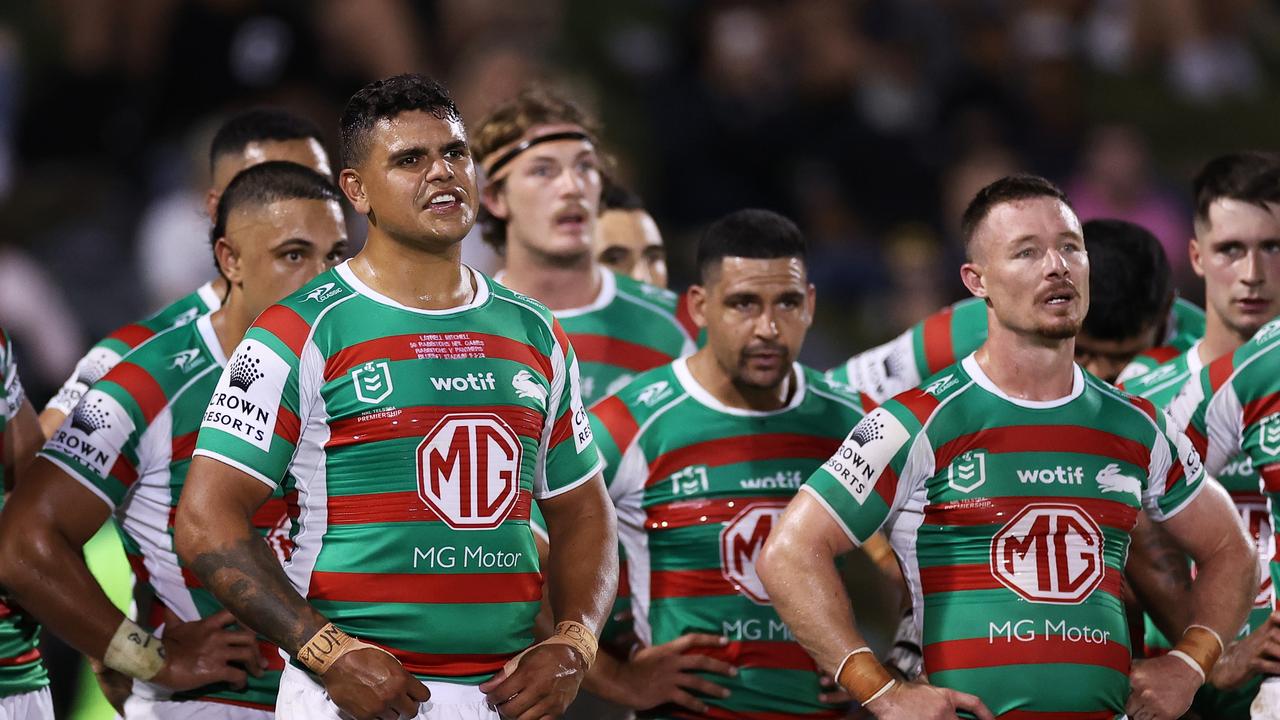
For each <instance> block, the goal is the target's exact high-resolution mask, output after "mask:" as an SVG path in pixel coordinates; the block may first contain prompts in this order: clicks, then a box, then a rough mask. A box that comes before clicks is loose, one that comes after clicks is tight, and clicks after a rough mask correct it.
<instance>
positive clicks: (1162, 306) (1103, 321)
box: [1081, 220, 1173, 341]
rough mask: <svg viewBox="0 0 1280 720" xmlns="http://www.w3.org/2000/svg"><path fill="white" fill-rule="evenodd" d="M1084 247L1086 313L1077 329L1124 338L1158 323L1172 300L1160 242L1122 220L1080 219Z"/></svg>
mask: <svg viewBox="0 0 1280 720" xmlns="http://www.w3.org/2000/svg"><path fill="white" fill-rule="evenodd" d="M1084 245H1085V249H1086V250H1088V252H1089V312H1088V314H1087V315H1085V318H1084V324H1083V325H1082V326H1081V330H1082V331H1083V332H1084V333H1086V334H1087V335H1089V336H1090V337H1093V338H1096V339H1098V340H1117V341H1120V340H1128V339H1130V338H1132V337H1134V336H1136V335H1138V334H1140V333H1142V332H1143V331H1145V330H1147V329H1148V328H1150V327H1152V326H1158V325H1159V324H1161V323H1162V322H1163V321H1164V320H1165V317H1166V316H1167V314H1168V312H1169V304H1170V303H1171V302H1173V278H1172V273H1171V272H1170V270H1169V260H1168V258H1167V257H1166V256H1165V253H1164V248H1163V247H1162V246H1161V245H1160V241H1159V240H1158V239H1156V236H1155V235H1152V234H1151V232H1150V231H1148V230H1147V229H1146V228H1144V227H1142V226H1141V225H1135V224H1133V223H1131V222H1125V221H1124V220H1090V221H1089V222H1087V223H1085V224H1084Z"/></svg>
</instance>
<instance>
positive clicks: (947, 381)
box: [924, 374, 960, 397]
mask: <svg viewBox="0 0 1280 720" xmlns="http://www.w3.org/2000/svg"><path fill="white" fill-rule="evenodd" d="M958 382H960V381H959V380H956V376H955V375H952V374H947V375H943V376H942V377H940V378H938V379H937V380H934V381H933V382H931V383H929V384H928V385H927V386H925V388H924V391H925V392H927V393H929V394H930V395H933V396H934V397H937V396H938V395H940V394H942V393H943V392H945V391H946V390H949V389H950V388H951V387H952V386H953V385H955V384H956V383H958Z"/></svg>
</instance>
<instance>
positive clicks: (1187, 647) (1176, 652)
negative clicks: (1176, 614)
mask: <svg viewBox="0 0 1280 720" xmlns="http://www.w3.org/2000/svg"><path fill="white" fill-rule="evenodd" d="M1222 651H1223V645H1222V637H1221V636H1219V635H1218V633H1216V632H1214V630H1213V628H1209V627H1205V626H1204V625H1191V626H1189V627H1188V628H1187V631H1186V632H1184V633H1182V639H1181V640H1179V641H1178V644H1177V645H1175V646H1174V647H1173V650H1171V651H1170V652H1169V654H1170V655H1173V656H1174V657H1176V658H1178V659H1179V660H1182V661H1183V662H1185V663H1187V664H1188V665H1190V666H1191V667H1192V668H1194V669H1196V670H1199V671H1200V675H1201V677H1208V676H1209V673H1211V672H1213V666H1214V664H1215V663H1217V662H1218V658H1219V657H1221V656H1222Z"/></svg>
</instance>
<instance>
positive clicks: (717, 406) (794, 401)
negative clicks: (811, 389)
mask: <svg viewBox="0 0 1280 720" xmlns="http://www.w3.org/2000/svg"><path fill="white" fill-rule="evenodd" d="M671 369H672V370H674V371H675V374H676V380H678V381H679V382H680V385H681V387H683V388H684V390H685V392H686V393H688V394H689V396H690V397H692V398H693V399H694V400H697V401H698V402H699V403H701V404H702V405H705V406H707V407H708V408H710V409H712V410H715V411H716V412H718V413H724V414H725V415H733V416H735V417H771V416H774V415H781V414H782V413H785V412H787V411H789V410H794V409H796V408H798V407H800V405H801V403H803V402H804V398H805V394H806V392H807V390H808V383H807V382H805V377H804V372H803V371H802V370H801V369H800V366H799V365H796V364H795V363H792V365H791V381H792V382H793V383H795V392H793V393H792V394H791V401H790V402H788V403H787V404H786V405H785V406H783V407H780V408H778V409H777V410H748V409H747V408H735V407H729V406H728V405H725V404H724V403H722V402H720V401H719V400H717V399H716V397H715V396H714V395H712V394H711V393H710V392H707V389H706V388H704V387H702V384H701V383H699V382H698V381H697V380H696V379H695V378H694V377H693V373H692V372H690V370H689V358H687V357H682V358H678V359H677V360H676V361H675V362H673V363H671Z"/></svg>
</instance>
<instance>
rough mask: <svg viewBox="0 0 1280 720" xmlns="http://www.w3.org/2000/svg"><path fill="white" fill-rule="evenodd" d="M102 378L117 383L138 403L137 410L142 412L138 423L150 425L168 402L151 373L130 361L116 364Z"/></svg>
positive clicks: (162, 389)
mask: <svg viewBox="0 0 1280 720" xmlns="http://www.w3.org/2000/svg"><path fill="white" fill-rule="evenodd" d="M102 380H103V381H104V382H113V383H115V384H116V385H119V386H120V387H121V388H123V389H124V391H125V392H127V393H128V394H129V396H130V397H132V398H133V401H134V402H136V403H137V404H138V410H140V411H141V412H142V422H141V423H139V425H150V424H151V421H152V420H154V419H155V417H156V415H159V414H160V411H161V410H163V409H164V406H165V405H167V404H169V398H168V397H167V396H166V395H165V392H164V388H162V387H160V383H158V382H156V379H155V378H154V377H152V376H151V373H149V372H147V371H146V370H143V369H142V368H141V367H139V366H137V365H135V364H133V363H131V362H128V361H125V362H121V363H120V364H119V365H116V366H115V367H114V368H112V370H111V372H109V373H107V376H106V377H104V378H103V379H102Z"/></svg>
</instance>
